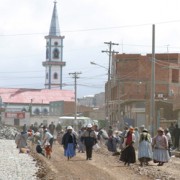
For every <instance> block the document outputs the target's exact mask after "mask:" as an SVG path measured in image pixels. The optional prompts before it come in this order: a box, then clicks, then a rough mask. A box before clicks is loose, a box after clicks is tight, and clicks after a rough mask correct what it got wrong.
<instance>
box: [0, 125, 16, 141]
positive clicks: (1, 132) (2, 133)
mask: <svg viewBox="0 0 180 180" xmlns="http://www.w3.org/2000/svg"><path fill="white" fill-rule="evenodd" d="M18 132H19V131H18V129H16V128H15V127H9V126H5V125H2V124H0V139H10V140H13V139H15V135H16V133H18Z"/></svg>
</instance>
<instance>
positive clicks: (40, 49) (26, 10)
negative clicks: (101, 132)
mask: <svg viewBox="0 0 180 180" xmlns="http://www.w3.org/2000/svg"><path fill="white" fill-rule="evenodd" d="M57 2H58V3H57V11H58V17H59V25H60V30H61V35H64V36H65V39H64V61H66V64H67V65H66V67H65V68H64V69H63V83H64V84H66V86H64V89H71V90H73V88H74V86H73V84H74V79H72V78H71V76H69V73H73V72H81V73H82V74H80V75H79V77H80V78H79V79H78V81H77V82H78V88H77V89H78V97H83V96H85V95H92V94H96V93H100V92H102V91H104V83H105V82H106V80H107V70H106V69H105V68H100V67H98V66H93V65H91V64H90V61H94V62H96V63H98V64H100V65H102V66H104V67H108V54H105V53H101V51H102V50H107V49H108V46H107V45H105V44H104V42H109V41H112V42H114V43H119V46H114V47H113V49H114V50H115V51H119V53H140V54H146V53H151V49H152V48H151V41H152V24H155V25H156V50H155V51H156V53H166V52H170V53H179V52H180V13H179V9H180V1H179V0H136V1H135V0H57ZM53 6H54V4H53V0H0V62H1V63H0V87H21V88H44V82H45V68H44V67H43V66H42V62H43V61H45V45H46V41H45V39H44V36H46V35H48V33H49V27H50V21H51V16H52V11H53Z"/></svg>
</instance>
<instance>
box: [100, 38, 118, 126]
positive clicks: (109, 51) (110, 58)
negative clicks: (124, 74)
mask: <svg viewBox="0 0 180 180" xmlns="http://www.w3.org/2000/svg"><path fill="white" fill-rule="evenodd" d="M104 44H107V45H108V46H109V50H105V51H102V53H108V54H109V64H108V92H107V100H106V104H107V117H108V121H110V122H111V119H110V112H109V101H110V100H111V82H110V80H111V60H112V54H114V53H118V52H116V51H112V46H114V45H116V46H118V45H119V44H117V43H113V42H111V41H110V42H104ZM110 124H111V123H110Z"/></svg>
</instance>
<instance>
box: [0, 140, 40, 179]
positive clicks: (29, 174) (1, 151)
mask: <svg viewBox="0 0 180 180" xmlns="http://www.w3.org/2000/svg"><path fill="white" fill-rule="evenodd" d="M37 171H38V167H36V161H33V158H32V157H31V156H30V155H28V154H22V153H19V150H18V149H17V148H16V144H15V141H14V140H4V139H0V180H36V179H37V178H36V176H35V174H36V172H37Z"/></svg>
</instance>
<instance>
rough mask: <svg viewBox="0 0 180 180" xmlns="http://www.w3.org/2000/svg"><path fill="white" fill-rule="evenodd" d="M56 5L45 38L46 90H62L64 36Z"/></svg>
mask: <svg viewBox="0 0 180 180" xmlns="http://www.w3.org/2000/svg"><path fill="white" fill-rule="evenodd" d="M56 3H57V2H56V1H55V2H54V9H53V14H52V19H51V25H50V30H49V35H48V36H45V39H46V61H44V62H43V66H44V67H45V88H46V89H62V68H63V66H65V62H63V39H64V36H61V35H60V28H59V22H58V14H57V8H56Z"/></svg>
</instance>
